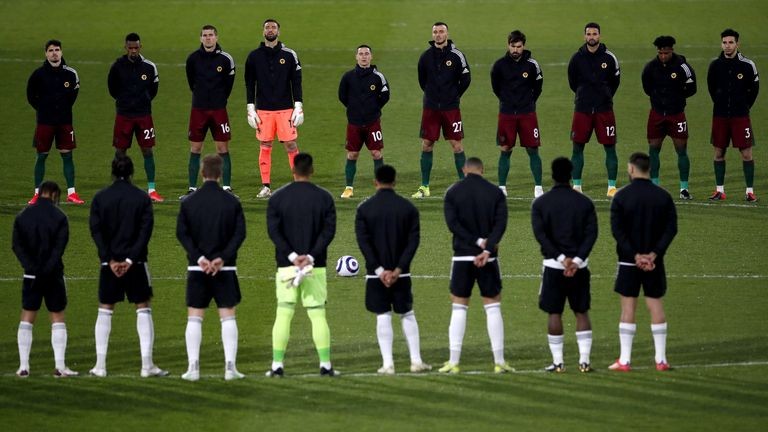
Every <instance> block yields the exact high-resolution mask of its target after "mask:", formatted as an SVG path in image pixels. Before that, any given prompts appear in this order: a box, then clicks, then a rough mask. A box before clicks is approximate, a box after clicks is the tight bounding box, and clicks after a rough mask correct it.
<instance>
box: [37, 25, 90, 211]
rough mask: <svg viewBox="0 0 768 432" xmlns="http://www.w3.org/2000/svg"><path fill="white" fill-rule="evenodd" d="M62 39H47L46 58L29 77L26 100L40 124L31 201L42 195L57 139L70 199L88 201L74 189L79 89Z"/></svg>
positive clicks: (78, 81) (78, 202)
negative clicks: (74, 120)
mask: <svg viewBox="0 0 768 432" xmlns="http://www.w3.org/2000/svg"><path fill="white" fill-rule="evenodd" d="M61 48H62V47H61V41H59V40H56V39H51V40H49V41H48V42H46V43H45V61H44V62H43V65H42V66H41V67H39V68H37V69H35V71H34V72H32V75H31V76H30V77H29V81H27V101H28V102H29V104H30V105H32V108H34V109H35V111H36V113H37V125H36V126H35V136H34V138H33V139H32V146H33V147H35V149H36V150H37V159H36V160H35V194H34V195H33V196H32V199H30V200H29V202H28V204H30V205H31V204H34V203H35V202H37V198H38V197H39V193H40V190H39V187H38V186H39V185H40V183H41V182H42V181H43V178H44V177H45V160H46V159H47V158H48V152H49V151H50V150H51V145H52V144H53V142H54V140H55V141H56V149H57V150H59V154H60V155H61V161H62V163H63V167H64V179H65V180H66V182H67V202H71V203H72V204H77V205H82V204H85V201H83V200H82V199H80V196H79V195H78V194H77V191H76V190H75V162H74V159H73V158H72V150H74V149H75V147H77V143H76V141H75V130H74V128H73V127H72V106H73V105H74V104H75V101H76V100H77V94H78V92H79V91H80V78H79V77H78V75H77V71H76V70H74V69H73V68H71V67H69V66H68V65H67V62H66V61H64V51H62V49H61Z"/></svg>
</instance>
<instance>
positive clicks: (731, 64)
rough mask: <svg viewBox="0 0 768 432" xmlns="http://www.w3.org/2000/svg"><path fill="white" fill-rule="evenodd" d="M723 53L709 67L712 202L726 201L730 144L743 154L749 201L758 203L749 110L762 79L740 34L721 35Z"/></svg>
mask: <svg viewBox="0 0 768 432" xmlns="http://www.w3.org/2000/svg"><path fill="white" fill-rule="evenodd" d="M720 38H721V41H722V49H723V52H722V53H720V56H718V57H717V58H716V59H715V60H713V61H712V63H710V65H709V71H708V73H707V87H708V88H709V95H710V96H711V97H712V102H714V106H713V107H712V146H713V148H714V150H715V162H714V166H715V188H716V189H715V192H714V193H713V194H712V196H710V197H709V199H710V200H711V201H724V200H725V151H726V149H727V148H728V143H729V142H730V143H732V144H733V146H734V147H735V148H737V149H739V152H740V153H741V160H742V169H743V170H744V182H745V183H746V185H747V190H746V193H745V199H746V200H747V202H755V201H757V195H755V190H754V189H753V187H754V181H755V161H754V160H753V159H752V146H753V145H754V131H753V129H752V123H751V121H750V118H749V110H750V109H751V108H752V105H754V103H755V100H756V99H757V93H758V91H759V90H760V77H759V76H758V74H757V67H756V66H755V62H753V61H752V60H750V59H748V58H746V57H744V55H743V54H742V53H741V52H740V51H739V32H737V31H736V30H733V29H725V30H723V32H722V33H721V34H720Z"/></svg>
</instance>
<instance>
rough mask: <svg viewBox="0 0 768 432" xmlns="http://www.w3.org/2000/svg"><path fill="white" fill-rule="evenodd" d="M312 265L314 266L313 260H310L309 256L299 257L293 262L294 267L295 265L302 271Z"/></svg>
mask: <svg viewBox="0 0 768 432" xmlns="http://www.w3.org/2000/svg"><path fill="white" fill-rule="evenodd" d="M310 264H312V260H310V259H309V257H308V256H307V255H299V256H297V257H296V259H295V260H293V265H295V266H296V267H298V268H299V269H302V268H304V267H305V266H308V265H310Z"/></svg>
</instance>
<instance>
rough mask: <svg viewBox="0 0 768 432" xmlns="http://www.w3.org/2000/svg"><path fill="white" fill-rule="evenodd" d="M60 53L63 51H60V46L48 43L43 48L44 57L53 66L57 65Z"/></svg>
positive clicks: (59, 60)
mask: <svg viewBox="0 0 768 432" xmlns="http://www.w3.org/2000/svg"><path fill="white" fill-rule="evenodd" d="M62 55H64V53H63V52H62V51H61V47H60V46H56V45H50V46H48V48H47V49H46V50H45V59H46V60H48V63H50V64H52V65H53V66H58V64H59V63H61V56H62Z"/></svg>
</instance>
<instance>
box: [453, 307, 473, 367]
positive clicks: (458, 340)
mask: <svg viewBox="0 0 768 432" xmlns="http://www.w3.org/2000/svg"><path fill="white" fill-rule="evenodd" d="M467 309H469V306H466V305H463V304H458V303H454V304H453V307H452V311H451V323H450V324H449V325H448V346H449V349H450V351H451V355H450V359H449V360H448V361H450V362H451V363H453V364H455V365H456V364H459V360H461V345H462V343H463V342H464V331H465V330H466V329H467Z"/></svg>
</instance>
